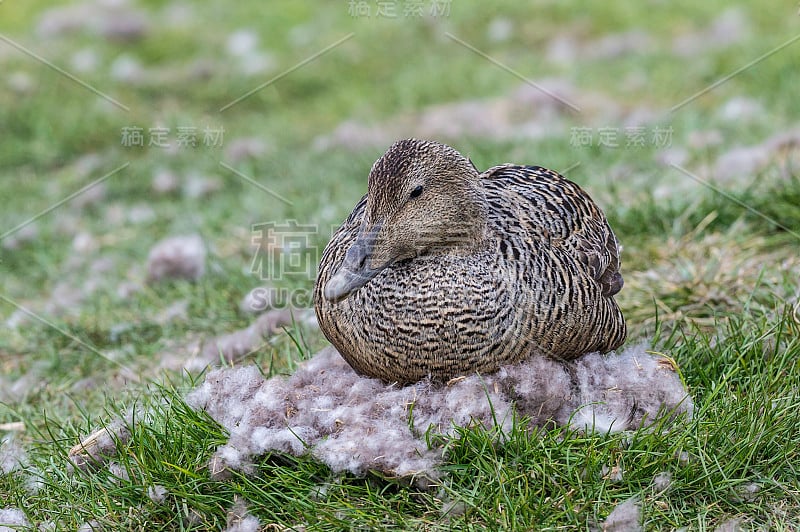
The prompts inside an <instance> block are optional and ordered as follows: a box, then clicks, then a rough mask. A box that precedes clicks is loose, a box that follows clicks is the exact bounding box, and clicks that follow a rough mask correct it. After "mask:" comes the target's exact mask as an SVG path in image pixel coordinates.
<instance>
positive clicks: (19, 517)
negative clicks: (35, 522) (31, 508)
mask: <svg viewBox="0 0 800 532" xmlns="http://www.w3.org/2000/svg"><path fill="white" fill-rule="evenodd" d="M30 526H31V524H30V522H29V521H28V519H27V518H26V517H25V513H24V512H23V511H22V510H20V509H19V508H0V532H14V531H15V530H20V529H27V528H29V527H30Z"/></svg>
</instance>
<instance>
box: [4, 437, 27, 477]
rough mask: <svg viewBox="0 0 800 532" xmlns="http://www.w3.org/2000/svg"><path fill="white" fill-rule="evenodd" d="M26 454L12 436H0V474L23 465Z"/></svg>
mask: <svg viewBox="0 0 800 532" xmlns="http://www.w3.org/2000/svg"><path fill="white" fill-rule="evenodd" d="M27 460H28V456H27V454H26V453H25V450H24V449H23V448H22V447H21V446H20V445H19V444H18V443H17V442H16V441H14V439H13V438H10V437H3V438H0V475H8V474H9V473H12V472H13V471H15V470H17V469H18V468H20V467H22V466H24V465H25V463H26V462H27Z"/></svg>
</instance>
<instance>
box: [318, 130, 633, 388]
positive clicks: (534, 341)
mask: <svg viewBox="0 0 800 532" xmlns="http://www.w3.org/2000/svg"><path fill="white" fill-rule="evenodd" d="M619 265H620V262H619V244H618V242H617V238H616V236H615V235H614V232H613V231H612V230H611V227H609V225H608V222H607V221H606V218H605V216H604V215H603V212H602V211H601V210H600V208H599V207H598V206H597V205H596V204H595V203H594V201H592V199H591V198H590V197H589V196H588V195H587V194H586V192H584V191H583V190H582V189H581V188H580V187H579V186H578V185H576V184H575V183H573V182H571V181H569V180H567V179H565V178H564V177H562V176H561V175H559V174H558V173H556V172H553V171H552V170H548V169H546V168H541V167H538V166H518V165H515V164H503V165H500V166H495V167H493V168H490V169H488V170H486V171H485V172H483V173H479V172H478V170H477V169H476V168H475V166H474V165H473V164H472V161H470V160H469V159H467V158H466V157H464V156H463V155H461V154H460V153H459V152H458V151H456V150H454V149H453V148H451V147H449V146H445V145H444V144H439V143H437V142H432V141H424V140H417V139H409V140H401V141H399V142H396V143H395V144H394V145H392V147H390V148H389V150H388V151H387V152H386V153H385V154H384V155H383V156H382V157H381V158H380V159H378V160H377V161H376V162H375V164H374V165H373V167H372V170H371V171H370V173H369V179H368V184H367V194H366V195H365V196H364V197H362V198H361V200H360V201H359V202H358V204H356V206H355V208H354V209H353V212H352V213H351V214H350V216H348V218H347V220H345V222H344V224H343V225H342V226H341V227H340V228H339V229H338V230H337V231H336V232H335V233H334V235H333V238H332V239H331V241H330V243H329V244H328V246H327V247H326V248H325V251H324V252H323V254H322V260H321V262H320V266H319V274H318V277H317V281H316V286H315V288H314V307H315V310H316V314H317V319H318V321H319V325H320V328H321V329H322V332H323V333H324V334H325V336H326V337H327V338H328V340H330V342H331V343H332V344H333V346H334V347H335V348H336V349H338V350H339V353H341V355H342V356H343V357H344V359H345V360H346V361H347V362H348V363H349V364H350V365H351V366H352V367H353V368H354V369H355V370H356V371H357V372H359V373H361V374H363V375H367V376H370V377H377V378H379V379H382V380H384V381H388V382H398V383H401V384H404V383H410V382H416V381H418V380H421V379H423V378H425V377H431V378H432V379H434V380H439V381H441V380H447V379H451V378H454V377H457V376H461V375H466V374H470V373H473V372H480V373H488V372H492V371H495V370H497V369H498V368H499V367H500V366H502V365H504V364H510V363H513V362H517V361H520V360H522V359H525V358H527V357H529V356H532V355H544V356H550V357H555V358H560V359H574V358H577V357H579V356H580V355H583V354H585V353H590V352H596V351H599V352H607V351H610V350H612V349H615V348H617V347H618V346H619V345H620V344H622V342H623V341H624V340H625V334H626V332H625V319H624V318H623V316H622V313H621V312H620V310H619V307H617V304H616V302H615V301H614V298H613V296H614V294H616V293H617V292H619V290H620V289H621V288H622V276H621V275H620V273H619Z"/></svg>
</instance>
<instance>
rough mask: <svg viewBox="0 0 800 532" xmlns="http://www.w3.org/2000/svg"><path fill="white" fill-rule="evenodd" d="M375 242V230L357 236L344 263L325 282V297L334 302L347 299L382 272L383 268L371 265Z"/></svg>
mask: <svg viewBox="0 0 800 532" xmlns="http://www.w3.org/2000/svg"><path fill="white" fill-rule="evenodd" d="M374 242H375V232H370V233H362V234H361V235H359V237H358V238H356V241H355V242H353V245H352V246H350V249H348V250H347V253H346V254H345V256H344V260H343V261H342V265H341V266H339V269H338V270H336V273H334V274H333V276H332V277H331V278H330V279H328V282H327V284H325V289H324V291H323V294H324V295H325V299H327V300H329V301H334V302H336V301H340V300H342V299H345V298H346V297H347V296H349V295H350V294H352V293H353V292H354V291H356V290H358V289H359V288H361V287H362V286H364V285H365V284H367V283H368V282H369V281H370V279H372V278H373V277H375V276H376V275H378V273H380V271H381V270H382V268H377V269H372V268H370V267H369V262H370V261H369V259H370V255H371V252H372V247H373V244H374Z"/></svg>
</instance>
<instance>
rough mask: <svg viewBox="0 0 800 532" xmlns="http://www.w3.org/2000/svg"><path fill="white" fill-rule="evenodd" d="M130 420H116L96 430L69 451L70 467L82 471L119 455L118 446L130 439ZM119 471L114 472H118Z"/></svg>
mask: <svg viewBox="0 0 800 532" xmlns="http://www.w3.org/2000/svg"><path fill="white" fill-rule="evenodd" d="M131 423H132V418H131V417H129V419H126V420H123V419H118V420H115V421H113V422H112V423H109V424H108V426H106V427H103V428H101V429H99V430H96V431H95V432H93V433H92V434H90V435H89V436H87V437H86V438H84V439H83V440H82V441H81V442H80V443H78V444H77V445H75V446H74V447H72V449H70V450H69V454H68V455H69V460H70V462H71V463H72V466H74V467H77V468H78V469H81V470H83V471H86V470H88V469H90V468H91V467H93V466H95V467H96V466H100V465H103V464H105V463H106V462H108V461H109V460H110V459H111V458H113V457H115V456H117V455H118V454H119V450H118V447H119V445H125V444H126V443H127V442H128V441H129V440H130V438H131V431H130V425H131ZM120 471H121V470H120V469H117V471H115V472H114V474H117V472H120Z"/></svg>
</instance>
